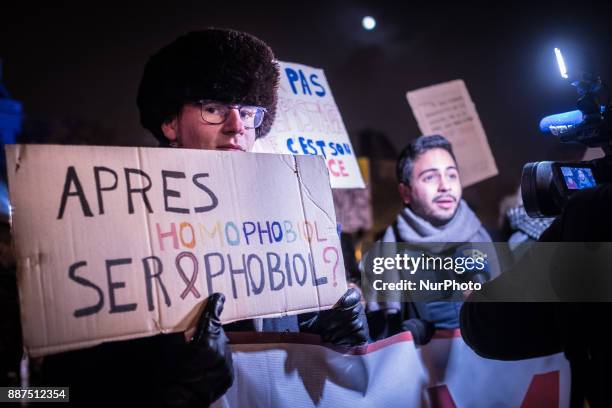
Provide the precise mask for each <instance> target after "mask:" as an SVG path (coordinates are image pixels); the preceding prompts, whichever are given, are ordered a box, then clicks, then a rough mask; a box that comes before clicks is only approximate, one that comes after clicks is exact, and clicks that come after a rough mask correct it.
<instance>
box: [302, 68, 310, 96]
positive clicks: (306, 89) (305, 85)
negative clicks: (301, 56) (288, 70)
mask: <svg viewBox="0 0 612 408" xmlns="http://www.w3.org/2000/svg"><path fill="white" fill-rule="evenodd" d="M299 72H300V81H301V82H302V93H303V94H304V95H306V94H307V93H308V95H312V91H311V90H310V86H308V81H307V80H306V77H305V76H304V73H303V72H302V70H301V69H300V70H299Z"/></svg>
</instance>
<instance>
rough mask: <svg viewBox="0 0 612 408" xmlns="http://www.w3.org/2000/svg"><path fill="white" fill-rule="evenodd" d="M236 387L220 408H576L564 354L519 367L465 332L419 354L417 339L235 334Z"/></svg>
mask: <svg viewBox="0 0 612 408" xmlns="http://www.w3.org/2000/svg"><path fill="white" fill-rule="evenodd" d="M228 335H229V337H230V341H231V342H232V345H231V347H232V351H233V361H234V373H235V376H236V378H235V380H234V383H233V385H232V387H231V388H230V389H229V390H228V391H227V393H226V394H225V395H224V396H223V397H221V398H220V399H219V400H218V401H216V402H215V403H214V404H213V405H212V406H213V407H224V408H230V407H259V406H265V407H269V408H273V407H279V408H280V407H351V408H360V407H363V408H369V407H385V408H387V407H398V408H405V407H555V408H557V407H558V408H562V407H568V406H569V394H570V388H571V387H570V382H571V378H570V367H569V363H568V361H567V360H566V359H565V356H564V355H563V354H562V353H559V354H555V355H551V356H546V357H539V358H532V359H529V360H519V361H498V360H487V359H484V358H482V357H479V356H478V355H476V353H474V351H472V350H471V349H470V348H469V347H468V346H467V345H466V344H465V343H464V342H463V340H462V339H461V335H460V333H459V331H458V330H457V331H452V330H441V331H438V332H437V333H436V334H435V335H434V338H433V339H432V341H431V342H429V343H428V344H426V345H424V346H419V347H416V346H415V344H414V342H413V340H412V336H411V335H410V333H409V332H403V333H400V334H397V335H395V336H393V337H390V338H387V339H384V340H381V341H377V342H376V343H372V344H368V345H367V347H362V348H353V349H350V350H337V349H332V348H330V347H327V346H326V345H322V344H320V343H317V340H318V339H317V338H314V337H313V336H308V335H305V334H302V333H290V334H280V335H279V334H276V333H275V334H273V333H229V334H228Z"/></svg>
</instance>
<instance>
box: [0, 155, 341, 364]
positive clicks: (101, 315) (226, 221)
mask: <svg viewBox="0 0 612 408" xmlns="http://www.w3.org/2000/svg"><path fill="white" fill-rule="evenodd" d="M6 156H7V167H8V176H9V187H10V188H9V191H10V199H11V206H12V227H13V233H14V242H15V250H16V256H17V274H18V282H19V291H20V301H21V313H22V326H23V334H24V342H25V345H26V347H27V348H28V349H29V351H30V353H31V355H33V356H37V355H43V354H48V353H54V352H58V351H63V350H69V349H74V348H79V347H84V346H88V345H93V344H97V343H100V342H102V341H103V340H118V339H128V338H136V337H143V336H148V335H153V334H157V333H160V332H173V331H182V330H185V329H187V328H188V327H190V326H192V325H193V324H194V321H195V319H196V317H197V315H198V313H199V311H200V310H201V308H202V304H203V301H204V300H205V299H206V297H207V296H208V295H209V294H211V293H213V292H222V293H224V294H225V296H226V299H227V300H226V304H225V309H224V311H223V315H222V319H223V321H224V323H227V322H231V321H235V320H239V319H244V318H250V317H254V316H269V317H272V316H280V315H285V314H295V313H298V312H303V311H313V310H318V309H319V308H320V307H327V306H331V305H333V304H334V303H335V302H336V301H337V300H338V299H339V298H340V296H341V295H342V294H343V293H344V292H345V291H346V282H345V274H344V264H343V260H342V251H341V249H340V242H339V237H338V234H337V230H336V218H335V214H334V207H333V203H332V196H331V188H330V186H329V178H328V176H327V170H326V168H325V165H324V163H323V160H322V158H321V157H309V156H289V155H266V154H251V153H242V152H213V151H202V150H190V149H160V148H117V147H112V148H111V147H91V146H43V145H13V146H7V151H6Z"/></svg>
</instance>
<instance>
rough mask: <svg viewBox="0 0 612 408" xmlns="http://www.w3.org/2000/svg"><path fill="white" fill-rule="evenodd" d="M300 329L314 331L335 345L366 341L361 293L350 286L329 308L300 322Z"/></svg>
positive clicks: (325, 340) (363, 342)
mask: <svg viewBox="0 0 612 408" xmlns="http://www.w3.org/2000/svg"><path fill="white" fill-rule="evenodd" d="M300 331H302V332H307V333H316V334H319V335H320V336H321V338H322V339H323V341H324V342H326V343H332V344H335V345H337V346H359V345H362V344H365V343H367V342H368V340H369V337H368V323H367V320H366V316H365V312H364V308H363V305H362V304H361V294H360V292H359V291H358V290H357V289H355V288H351V289H349V290H347V291H346V293H345V294H344V295H343V296H342V297H341V298H340V300H338V302H337V303H336V304H335V305H334V307H332V308H331V309H329V310H325V311H323V312H319V313H317V314H316V315H315V316H314V317H312V318H310V319H309V320H307V321H304V322H301V323H300Z"/></svg>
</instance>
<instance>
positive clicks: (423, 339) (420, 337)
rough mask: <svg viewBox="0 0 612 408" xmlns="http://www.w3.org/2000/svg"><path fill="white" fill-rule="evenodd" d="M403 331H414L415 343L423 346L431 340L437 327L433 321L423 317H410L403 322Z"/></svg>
mask: <svg viewBox="0 0 612 408" xmlns="http://www.w3.org/2000/svg"><path fill="white" fill-rule="evenodd" d="M401 327H402V331H409V332H410V333H412V338H413V339H414V344H416V345H417V346H423V345H425V344H427V343H429V342H430V341H431V338H432V337H433V335H434V333H435V332H436V327H435V326H434V324H433V323H431V322H428V321H427V320H423V319H416V318H415V319H408V320H404V321H403V322H402V326H401Z"/></svg>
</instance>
